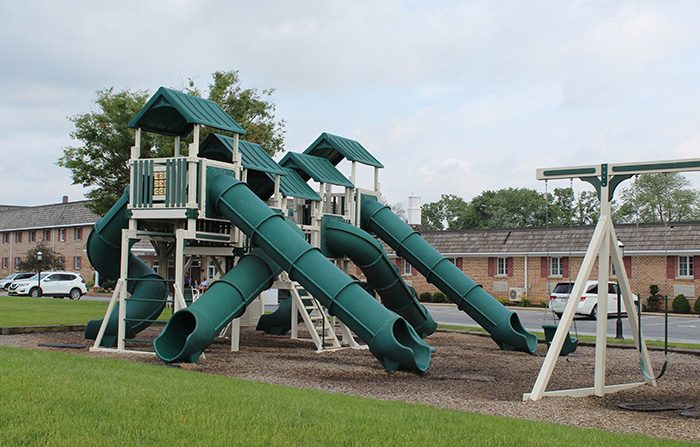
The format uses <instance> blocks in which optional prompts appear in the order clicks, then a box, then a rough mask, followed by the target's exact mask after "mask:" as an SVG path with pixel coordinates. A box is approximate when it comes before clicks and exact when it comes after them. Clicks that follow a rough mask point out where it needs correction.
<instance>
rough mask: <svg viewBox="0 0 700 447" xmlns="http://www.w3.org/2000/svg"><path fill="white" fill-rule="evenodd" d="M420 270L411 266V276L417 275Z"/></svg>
mask: <svg viewBox="0 0 700 447" xmlns="http://www.w3.org/2000/svg"><path fill="white" fill-rule="evenodd" d="M417 274H418V272H417V271H416V268H415V267H413V266H411V276H416V275H417Z"/></svg>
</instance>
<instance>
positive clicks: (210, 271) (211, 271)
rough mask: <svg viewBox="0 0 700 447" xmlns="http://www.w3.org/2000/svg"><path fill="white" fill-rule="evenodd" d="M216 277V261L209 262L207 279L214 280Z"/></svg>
mask: <svg viewBox="0 0 700 447" xmlns="http://www.w3.org/2000/svg"><path fill="white" fill-rule="evenodd" d="M214 276H216V263H215V262H214V261H209V265H208V266H207V279H208V280H212V279H214Z"/></svg>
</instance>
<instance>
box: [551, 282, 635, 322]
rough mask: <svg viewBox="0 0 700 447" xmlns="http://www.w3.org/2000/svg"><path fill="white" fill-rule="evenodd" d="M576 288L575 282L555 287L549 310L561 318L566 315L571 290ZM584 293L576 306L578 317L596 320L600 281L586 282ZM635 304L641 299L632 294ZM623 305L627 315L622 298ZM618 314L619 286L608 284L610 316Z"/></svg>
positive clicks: (558, 284)
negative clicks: (582, 316) (583, 316)
mask: <svg viewBox="0 0 700 447" xmlns="http://www.w3.org/2000/svg"><path fill="white" fill-rule="evenodd" d="M573 288H574V283H573V282H560V283H557V285H556V286H555V287H554V290H553V291H552V294H551V295H550V296H549V309H550V310H551V311H552V312H554V313H555V314H557V316H558V317H561V314H563V313H564V308H565V307H566V303H567V302H568V301H569V296H570V294H571V290H572V289H573ZM583 290H584V292H583V293H582V294H581V297H580V298H579V301H578V305H577V306H576V314H577V315H585V316H588V317H590V318H593V319H596V318H597V317H598V281H586V286H585V287H584V288H583ZM632 298H633V299H634V302H635V304H636V303H637V301H639V297H638V296H637V295H635V294H632ZM620 303H621V304H622V313H626V310H625V303H624V302H623V301H622V297H620ZM611 314H617V284H616V283H614V282H609V283H608V315H611Z"/></svg>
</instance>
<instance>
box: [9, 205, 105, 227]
mask: <svg viewBox="0 0 700 447" xmlns="http://www.w3.org/2000/svg"><path fill="white" fill-rule="evenodd" d="M87 203H89V201H87V200H82V201H78V202H68V203H55V204H51V205H39V206H25V207H13V208H6V209H2V208H0V231H7V230H28V229H33V228H45V227H66V226H71V225H78V224H92V223H95V222H96V221H97V219H99V218H100V216H98V215H96V214H95V213H93V212H92V211H90V210H89V209H88V208H87V207H86V206H85V205H86V204H87Z"/></svg>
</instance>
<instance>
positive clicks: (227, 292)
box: [153, 250, 282, 363]
mask: <svg viewBox="0 0 700 447" xmlns="http://www.w3.org/2000/svg"><path fill="white" fill-rule="evenodd" d="M281 271H282V270H281V269H280V268H279V267H278V266H277V264H275V263H274V262H273V261H272V260H270V259H269V258H268V257H267V256H266V255H265V254H264V253H262V252H261V251H260V250H253V251H252V252H251V254H249V255H246V256H244V257H242V258H241V259H240V260H239V261H238V263H237V264H236V266H235V267H234V268H232V269H231V270H230V271H229V272H228V273H226V274H225V275H224V276H223V277H222V278H221V279H220V280H218V281H215V282H214V283H212V284H211V286H209V289H208V290H207V291H206V292H205V293H204V294H203V295H202V296H201V297H200V298H199V299H198V300H197V301H195V302H194V303H192V304H191V305H190V306H189V307H187V308H186V309H182V310H179V311H178V312H176V313H175V315H173V316H172V318H171V319H170V321H168V323H167V324H166V325H165V328H164V329H163V332H161V334H160V335H159V336H158V337H156V339H155V340H154V341H153V347H154V348H155V351H156V355H158V357H159V358H160V359H161V360H163V361H164V362H168V363H172V362H186V363H195V362H197V360H198V359H199V357H200V356H201V355H202V351H204V349H205V348H206V347H207V346H209V345H210V344H211V343H212V342H213V341H214V338H215V337H216V334H218V333H219V332H220V331H221V330H222V329H223V328H224V327H226V325H227V324H228V323H229V322H230V321H231V320H233V319H234V318H237V317H240V316H241V315H243V313H244V312H245V309H246V308H247V307H248V305H249V304H250V303H251V302H252V301H253V300H254V299H255V298H256V297H257V296H258V295H260V293H262V292H263V291H265V290H267V289H268V288H270V286H271V285H272V282H273V281H274V280H275V278H276V277H277V275H279V274H280V272H281Z"/></svg>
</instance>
